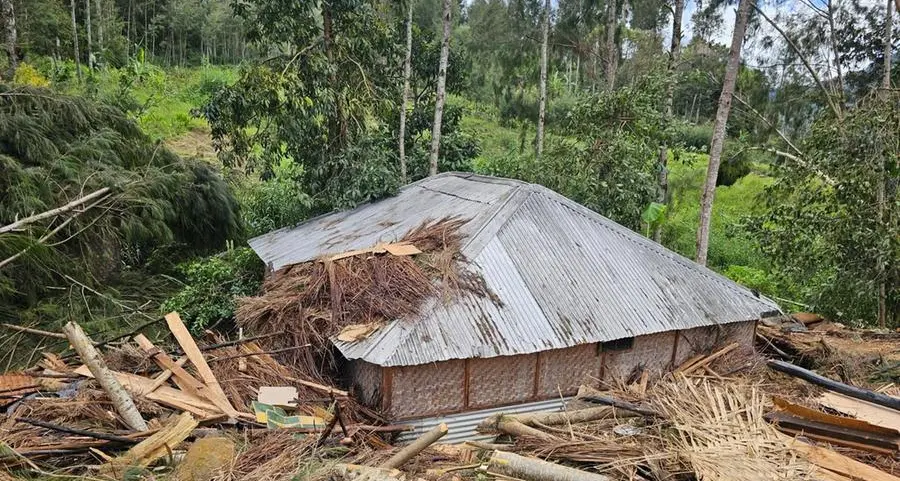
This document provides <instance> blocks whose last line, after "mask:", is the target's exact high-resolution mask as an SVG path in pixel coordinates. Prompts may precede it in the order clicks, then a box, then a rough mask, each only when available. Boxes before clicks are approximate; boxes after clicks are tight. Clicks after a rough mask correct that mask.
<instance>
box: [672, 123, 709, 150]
mask: <svg viewBox="0 0 900 481" xmlns="http://www.w3.org/2000/svg"><path fill="white" fill-rule="evenodd" d="M712 133H713V126H712V124H689V123H683V122H679V123H676V124H675V128H674V132H673V134H672V135H673V139H672V140H673V144H675V145H676V146H681V147H684V148H685V149H688V150H692V151H695V152H708V151H709V142H710V139H712Z"/></svg>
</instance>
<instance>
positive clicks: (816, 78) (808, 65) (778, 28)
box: [750, 2, 844, 120]
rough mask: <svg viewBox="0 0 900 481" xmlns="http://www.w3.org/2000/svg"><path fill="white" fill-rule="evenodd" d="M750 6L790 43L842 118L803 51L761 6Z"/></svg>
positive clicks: (839, 117) (841, 117)
mask: <svg viewBox="0 0 900 481" xmlns="http://www.w3.org/2000/svg"><path fill="white" fill-rule="evenodd" d="M750 6H752V7H753V8H754V9H755V10H756V11H757V13H759V14H760V16H762V18H764V19H765V20H766V21H767V22H769V25H771V26H772V28H774V29H775V30H776V31H777V32H778V33H779V34H780V35H781V36H782V37H783V38H784V40H785V41H786V42H787V43H788V45H790V47H791V50H793V51H794V53H796V54H797V56H798V57H800V61H801V62H803V65H804V66H805V67H806V70H807V71H809V74H810V75H812V78H813V80H815V81H816V85H818V86H819V89H821V90H822V93H823V94H825V100H826V101H827V102H828V106H829V107H831V110H832V111H833V112H834V115H836V116H837V118H838V120H844V114H843V112H841V109H840V108H839V107H838V106H837V104H835V103H834V99H832V98H831V93H830V92H829V91H828V89H827V88H825V84H823V83H822V79H820V78H819V75H818V74H816V71H815V70H813V68H812V66H811V65H810V64H809V62H808V61H807V60H806V56H805V55H803V53H802V52H801V51H800V48H799V47H797V44H796V43H794V41H793V40H791V37H788V35H787V34H786V33H785V32H784V30H782V29H781V27H779V26H778V24H776V23H775V22H774V21H773V20H772V19H771V18H769V16H768V15H766V13H765V12H763V11H762V9H761V8H759V7H758V6H756V2H751V3H750Z"/></svg>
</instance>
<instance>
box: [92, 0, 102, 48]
mask: <svg viewBox="0 0 900 481" xmlns="http://www.w3.org/2000/svg"><path fill="white" fill-rule="evenodd" d="M94 5H96V7H97V47H98V49H99V50H100V52H101V55H102V52H103V5H102V4H101V3H100V0H95V2H94Z"/></svg>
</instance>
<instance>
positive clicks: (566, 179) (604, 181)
mask: <svg viewBox="0 0 900 481" xmlns="http://www.w3.org/2000/svg"><path fill="white" fill-rule="evenodd" d="M661 98H662V82H660V81H659V79H658V77H648V78H647V79H645V82H644V83H642V84H640V85H637V86H634V87H626V88H622V89H618V90H615V91H612V92H603V93H600V94H598V95H596V96H594V97H588V98H586V99H585V100H583V101H582V102H581V103H579V104H578V105H577V106H576V108H575V109H574V110H573V111H572V113H571V115H570V118H569V121H568V124H567V125H566V127H567V130H568V131H569V132H570V133H571V137H565V138H564V137H559V136H548V138H547V145H546V146H545V151H544V154H543V156H542V158H541V159H540V160H539V161H538V160H536V159H534V158H533V157H532V156H520V155H516V154H513V153H511V154H509V155H507V156H506V157H504V158H501V159H496V161H495V162H492V163H489V164H487V165H484V166H483V167H482V168H483V170H484V171H486V172H487V173H491V174H496V175H502V176H507V177H515V178H520V179H523V180H527V181H529V182H536V183H539V184H542V185H545V186H547V187H549V188H551V189H553V190H555V191H557V192H560V193H561V194H563V195H565V196H567V197H569V198H571V199H574V200H575V201H577V202H579V203H582V204H584V205H586V206H588V207H590V208H591V209H594V210H596V211H598V212H600V213H601V214H603V215H605V216H607V217H610V218H611V219H613V220H615V221H616V222H619V223H621V224H623V225H626V226H628V227H631V228H632V229H635V230H638V229H639V228H640V224H641V214H642V213H643V211H644V210H645V209H646V207H647V206H648V205H649V204H650V203H651V202H652V201H653V200H654V199H655V197H656V183H655V182H656V155H657V151H658V147H659V142H660V140H661V139H662V138H663V135H664V132H662V130H661V128H660V126H662V125H664V122H663V119H662V115H661V113H660V108H659V107H660V102H661Z"/></svg>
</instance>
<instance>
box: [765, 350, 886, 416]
mask: <svg viewBox="0 0 900 481" xmlns="http://www.w3.org/2000/svg"><path fill="white" fill-rule="evenodd" d="M768 365H769V368H771V369H774V370H776V371H779V372H783V373H785V374H787V375H789V376H794V377H798V378H800V379H803V380H804V381H807V382H810V383H812V384H815V385H817V386H821V387H824V388H825V389H828V390H830V391H834V392H837V393H841V394H844V395H847V396H850V397H852V398H856V399H861V400H863V401H869V402H871V403H874V404H878V405H880V406H884V407H889V408H891V409H895V410H898V411H900V399H898V398H895V397H892V396H888V395H885V394H881V393H877V392H873V391H869V390H868V389H862V388H858V387H855V386H850V385H848V384H844V383H842V382H838V381H835V380H833V379H828V378H827V377H825V376H821V375H819V374H816V373H814V372H812V371H809V370H807V369H803V368H802V367H799V366H795V365H793V364H791V363H789V362H784V361H778V360H771V361H769V363H768Z"/></svg>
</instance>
